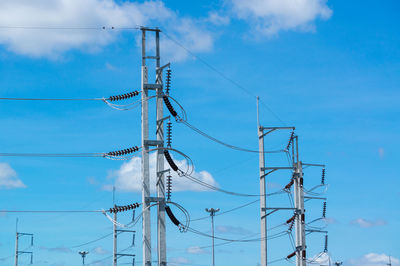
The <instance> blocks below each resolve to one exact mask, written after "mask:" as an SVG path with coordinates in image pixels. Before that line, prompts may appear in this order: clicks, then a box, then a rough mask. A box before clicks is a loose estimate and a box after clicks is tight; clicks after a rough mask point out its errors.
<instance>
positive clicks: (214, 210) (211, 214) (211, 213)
mask: <svg viewBox="0 0 400 266" xmlns="http://www.w3.org/2000/svg"><path fill="white" fill-rule="evenodd" d="M206 212H209V213H210V216H211V232H212V233H211V234H212V265H213V266H215V253H214V216H215V213H216V212H219V208H217V209H214V208H211V209H208V208H207V209H206Z"/></svg>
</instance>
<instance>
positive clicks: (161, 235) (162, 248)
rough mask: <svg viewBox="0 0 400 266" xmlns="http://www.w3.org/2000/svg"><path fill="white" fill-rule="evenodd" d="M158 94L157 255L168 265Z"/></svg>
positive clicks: (158, 72) (158, 92)
mask: <svg viewBox="0 0 400 266" xmlns="http://www.w3.org/2000/svg"><path fill="white" fill-rule="evenodd" d="M155 34H156V83H157V84H161V85H162V83H163V81H162V73H163V72H162V69H160V31H156V32H155ZM156 95H157V111H156V116H157V122H156V128H157V130H156V132H157V140H158V141H160V144H158V145H157V146H158V150H157V170H156V171H157V173H156V176H157V182H156V187H157V197H158V198H159V200H160V201H159V204H158V206H157V232H158V233H157V255H158V265H159V266H166V265H167V251H166V250H167V247H166V234H165V231H166V230H165V177H164V151H163V149H162V148H163V147H164V142H163V141H164V119H163V118H164V114H163V106H164V103H163V89H162V87H161V88H157V89H156Z"/></svg>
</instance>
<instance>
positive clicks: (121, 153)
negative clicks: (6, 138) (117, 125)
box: [0, 146, 140, 160]
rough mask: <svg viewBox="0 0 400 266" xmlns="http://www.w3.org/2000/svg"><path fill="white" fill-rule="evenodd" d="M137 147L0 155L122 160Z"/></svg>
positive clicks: (5, 154)
mask: <svg viewBox="0 0 400 266" xmlns="http://www.w3.org/2000/svg"><path fill="white" fill-rule="evenodd" d="M139 149H140V148H139V147H137V146H134V147H131V148H128V149H124V150H118V151H112V152H106V153H0V157H50V158H52V157H72V158H76V157H103V158H109V159H116V160H118V159H122V160H124V159H128V157H126V156H128V155H130V154H132V153H134V152H136V151H138V150H139Z"/></svg>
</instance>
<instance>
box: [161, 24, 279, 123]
mask: <svg viewBox="0 0 400 266" xmlns="http://www.w3.org/2000/svg"><path fill="white" fill-rule="evenodd" d="M162 33H163V34H164V35H165V37H167V38H168V39H170V40H171V41H172V42H174V43H175V44H176V45H178V46H179V47H181V48H182V49H184V50H185V51H186V52H187V53H189V54H190V55H191V56H193V57H195V58H196V59H197V60H199V61H200V62H202V63H203V64H204V65H205V66H207V67H208V68H209V69H211V70H212V71H214V72H215V73H217V74H218V75H220V76H221V77H222V78H224V79H225V80H227V81H229V82H230V83H232V84H233V85H235V86H236V87H237V88H239V89H241V90H242V91H243V92H245V93H246V94H247V95H249V96H251V97H254V98H257V96H256V95H254V94H253V93H252V92H250V90H248V89H246V88H245V87H244V86H242V85H240V84H239V83H238V82H236V81H235V80H233V79H231V78H230V77H228V76H227V75H225V74H224V73H223V72H221V71H220V70H218V69H217V68H215V67H214V66H212V65H211V64H210V63H208V62H207V61H206V60H204V59H203V58H201V57H199V56H198V55H196V54H195V53H193V52H192V51H191V50H190V49H189V48H187V47H185V46H184V45H183V44H182V43H180V42H179V41H177V40H176V39H175V38H172V37H171V36H170V35H169V34H167V33H166V32H165V30H163V31H162ZM261 104H262V105H263V106H264V107H265V108H266V109H267V110H268V111H269V112H270V113H271V114H272V115H273V116H274V117H275V118H276V119H278V120H279V121H280V122H282V123H283V124H286V123H285V122H284V121H283V120H282V119H281V118H280V117H279V116H278V115H277V114H276V113H275V112H274V111H272V109H271V108H270V107H269V106H268V105H267V104H266V103H265V102H264V101H263V100H261Z"/></svg>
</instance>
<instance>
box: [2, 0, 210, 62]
mask: <svg viewBox="0 0 400 266" xmlns="http://www.w3.org/2000/svg"><path fill="white" fill-rule="evenodd" d="M138 25H146V26H147V25H156V26H162V27H166V28H168V29H169V35H170V36H171V37H173V38H174V39H177V40H178V41H179V42H180V43H182V44H183V45H185V46H187V47H190V48H191V50H192V51H194V52H203V51H209V50H211V49H212V46H213V38H212V35H211V33H210V32H209V31H207V30H204V29H202V28H201V27H200V26H199V25H198V23H196V20H195V19H192V18H185V17H179V16H178V14H177V12H175V11H173V10H171V9H169V8H168V7H166V6H165V4H164V3H163V2H162V1H144V2H139V1H126V2H122V3H119V2H117V1H114V0H85V1H81V0H35V1H31V0H18V1H15V0H2V1H0V26H1V27H2V28H1V29H0V44H2V45H4V46H5V47H6V48H7V49H8V50H10V51H12V52H14V53H17V54H21V55H26V56H30V57H34V58H40V57H46V58H52V59H57V58H59V57H60V56H61V55H62V54H63V53H65V52H66V51H69V50H77V49H79V50H85V51H89V52H93V51H97V50H99V49H100V48H102V47H104V46H106V45H108V44H110V43H112V42H114V41H115V40H116V39H117V36H118V30H117V29H116V30H101V29H100V30H89V29H88V30H84V29H81V30H76V29H62V30H60V29H43V27H45V28H46V27H47V28H49V27H50V28H68V27H69V28H76V27H102V26H105V27H107V28H110V27H111V26H113V27H115V28H126V27H132V26H138ZM7 27H16V28H7ZM18 27H33V28H36V29H26V28H18ZM165 46H166V47H165V48H166V49H168V48H171V47H172V48H175V49H168V50H169V51H173V52H171V54H169V57H171V59H173V60H183V59H185V58H186V57H187V53H186V52H185V51H184V50H182V49H177V47H176V44H175V43H174V42H172V41H170V40H169V41H165Z"/></svg>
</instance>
